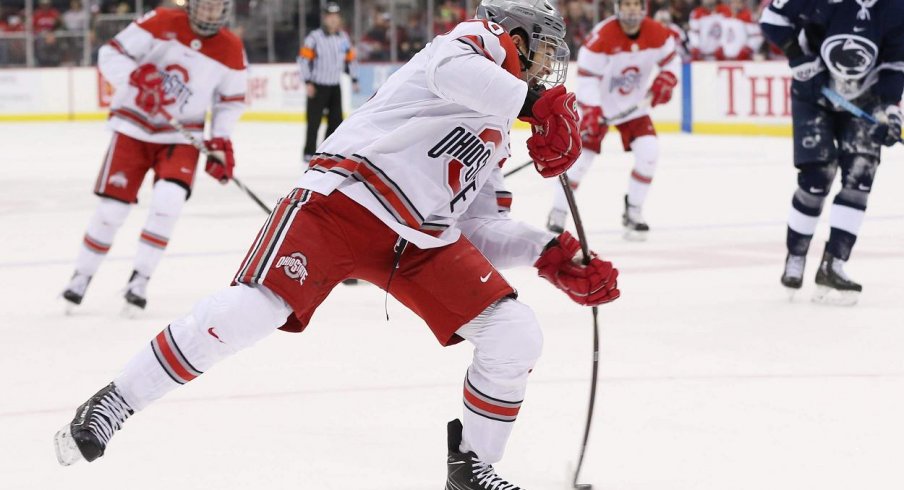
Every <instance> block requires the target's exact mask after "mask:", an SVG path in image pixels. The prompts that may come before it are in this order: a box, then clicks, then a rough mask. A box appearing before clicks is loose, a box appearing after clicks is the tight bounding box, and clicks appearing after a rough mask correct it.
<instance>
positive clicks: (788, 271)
mask: <svg viewBox="0 0 904 490" xmlns="http://www.w3.org/2000/svg"><path fill="white" fill-rule="evenodd" d="M806 264H807V256H806V255H792V254H790V253H789V254H788V256H787V257H785V271H784V272H782V286H785V287H786V288H787V289H788V295H789V297H790V299H794V293H796V292H797V291H798V290H800V288H801V286H803V283H804V266H805V265H806Z"/></svg>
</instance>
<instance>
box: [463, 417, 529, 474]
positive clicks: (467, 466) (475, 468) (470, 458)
mask: <svg viewBox="0 0 904 490" xmlns="http://www.w3.org/2000/svg"><path fill="white" fill-rule="evenodd" d="M447 430H448V433H449V458H448V459H447V460H446V464H447V466H448V467H449V476H448V477H447V478H446V490H472V489H475V490H523V489H522V488H521V487H519V486H517V485H513V484H511V483H509V482H507V481H505V480H503V479H502V478H499V476H498V475H496V471H495V470H494V469H493V466H492V465H489V464H486V463H484V462H482V461H480V460H479V459H477V455H475V454H474V453H472V452H470V451H468V452H466V453H460V452H459V451H460V449H459V446H461V422H460V421H459V420H458V419H455V420H453V421H451V422H449V424H448V425H447Z"/></svg>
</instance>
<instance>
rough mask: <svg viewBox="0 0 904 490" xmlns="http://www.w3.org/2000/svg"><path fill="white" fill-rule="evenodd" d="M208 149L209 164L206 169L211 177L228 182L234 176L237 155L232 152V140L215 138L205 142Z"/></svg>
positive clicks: (224, 182) (222, 182)
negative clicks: (233, 170)
mask: <svg viewBox="0 0 904 490" xmlns="http://www.w3.org/2000/svg"><path fill="white" fill-rule="evenodd" d="M204 146H205V147H207V151H209V152H210V154H209V155H208V156H207V165H205V166H204V171H205V172H207V173H208V174H210V176H211V177H213V178H215V179H217V180H219V181H220V183H221V184H226V183H228V182H229V180H230V179H231V178H232V169H233V168H235V157H234V156H233V154H232V141H230V140H229V139H228V138H214V139H211V140H208V141H205V142H204Z"/></svg>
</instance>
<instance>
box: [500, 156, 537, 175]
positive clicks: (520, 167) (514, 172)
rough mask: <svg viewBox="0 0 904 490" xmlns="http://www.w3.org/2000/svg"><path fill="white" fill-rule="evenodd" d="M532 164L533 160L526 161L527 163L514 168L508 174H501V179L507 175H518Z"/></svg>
mask: <svg viewBox="0 0 904 490" xmlns="http://www.w3.org/2000/svg"><path fill="white" fill-rule="evenodd" d="M532 163H534V161H533V160H528V161H526V162H524V163H522V164H521V165H518V166H517V167H515V168H513V169H511V170H509V171H508V172H506V173H504V174H502V176H503V177H508V176H509V175H512V174H516V173H518V172H520V171H522V170H524V169H526V168H527V167H530V166H531V164H532Z"/></svg>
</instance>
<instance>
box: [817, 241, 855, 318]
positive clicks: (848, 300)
mask: <svg viewBox="0 0 904 490" xmlns="http://www.w3.org/2000/svg"><path fill="white" fill-rule="evenodd" d="M844 263H845V261H843V260H841V259H839V258H837V257H833V256H832V255H830V254H829V253H828V252H825V253H824V254H823V256H822V262H821V263H820V264H819V270H818V271H816V294H814V295H813V301H814V302H816V303H824V304H834V305H842V306H853V305H855V304H857V300H858V299H860V292H861V291H863V286H861V285H860V284H857V283H856V282H854V281H852V280H851V279H850V278H849V277H848V276H847V274H845V273H844Z"/></svg>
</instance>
